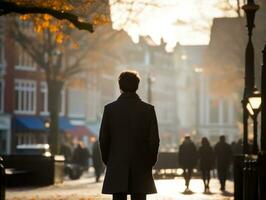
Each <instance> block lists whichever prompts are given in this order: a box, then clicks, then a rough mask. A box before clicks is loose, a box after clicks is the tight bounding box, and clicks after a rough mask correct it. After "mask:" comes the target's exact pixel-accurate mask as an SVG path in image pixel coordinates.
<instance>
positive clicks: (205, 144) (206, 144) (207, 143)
mask: <svg viewBox="0 0 266 200" xmlns="http://www.w3.org/2000/svg"><path fill="white" fill-rule="evenodd" d="M201 144H202V146H210V142H209V140H208V139H207V138H206V137H203V138H202V140H201Z"/></svg>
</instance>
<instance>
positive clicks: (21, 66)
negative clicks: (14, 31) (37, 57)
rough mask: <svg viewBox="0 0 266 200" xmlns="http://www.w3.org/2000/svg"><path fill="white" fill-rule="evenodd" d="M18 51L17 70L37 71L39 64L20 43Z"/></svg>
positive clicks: (17, 47) (17, 45) (17, 46)
mask: <svg viewBox="0 0 266 200" xmlns="http://www.w3.org/2000/svg"><path fill="white" fill-rule="evenodd" d="M16 51H17V60H16V62H17V63H16V69H18V70H27V71H34V70H36V67H37V64H36V63H35V61H34V60H33V59H32V58H31V56H30V55H29V54H28V53H27V52H26V51H25V50H24V49H23V48H22V47H21V46H20V45H19V44H18V43H17V44H16Z"/></svg>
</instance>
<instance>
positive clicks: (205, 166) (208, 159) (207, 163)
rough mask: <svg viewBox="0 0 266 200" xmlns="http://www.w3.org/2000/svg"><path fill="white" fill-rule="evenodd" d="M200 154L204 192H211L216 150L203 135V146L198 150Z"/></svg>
mask: <svg viewBox="0 0 266 200" xmlns="http://www.w3.org/2000/svg"><path fill="white" fill-rule="evenodd" d="M198 152H199V153H198V155H199V167H200V170H201V173H202V179H203V183H204V192H209V190H210V187H209V183H210V178H211V176H210V171H211V170H212V169H213V167H214V151H213V148H212V147H211V145H210V143H209V140H208V139H207V138H206V137H203V138H202V140H201V146H200V147H199V150H198Z"/></svg>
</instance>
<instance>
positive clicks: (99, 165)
mask: <svg viewBox="0 0 266 200" xmlns="http://www.w3.org/2000/svg"><path fill="white" fill-rule="evenodd" d="M92 161H93V167H94V171H95V178H96V182H99V179H100V176H101V174H102V172H103V170H104V166H103V161H102V156H101V151H100V147H99V142H98V141H95V142H94V143H93V146H92Z"/></svg>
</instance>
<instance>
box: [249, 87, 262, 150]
mask: <svg viewBox="0 0 266 200" xmlns="http://www.w3.org/2000/svg"><path fill="white" fill-rule="evenodd" d="M246 108H247V110H248V112H249V114H250V116H251V117H252V119H253V134H254V136H253V145H252V153H253V154H257V153H258V149H259V148H258V121H257V116H258V113H259V111H260V108H261V94H260V92H259V91H258V89H257V88H254V90H253V93H252V94H251V95H250V96H249V98H248V103H247V105H246Z"/></svg>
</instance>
